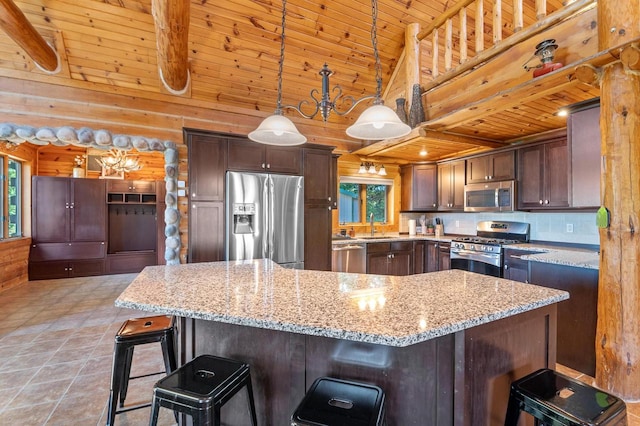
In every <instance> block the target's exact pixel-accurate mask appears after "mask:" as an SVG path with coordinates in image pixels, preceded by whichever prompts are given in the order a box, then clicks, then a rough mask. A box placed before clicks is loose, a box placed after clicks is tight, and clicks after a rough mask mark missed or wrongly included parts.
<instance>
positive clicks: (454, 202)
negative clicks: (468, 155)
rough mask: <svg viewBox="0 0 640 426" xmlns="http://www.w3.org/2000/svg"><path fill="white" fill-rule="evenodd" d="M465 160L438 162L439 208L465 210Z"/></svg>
mask: <svg viewBox="0 0 640 426" xmlns="http://www.w3.org/2000/svg"><path fill="white" fill-rule="evenodd" d="M464 184H465V161H464V160H460V161H452V162H449V163H442V164H438V209H439V210H464Z"/></svg>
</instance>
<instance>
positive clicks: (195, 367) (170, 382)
mask: <svg viewBox="0 0 640 426" xmlns="http://www.w3.org/2000/svg"><path fill="white" fill-rule="evenodd" d="M243 387H246V388H247V393H248V396H249V414H250V415H251V424H252V425H253V426H257V424H258V421H257V418H256V407H255V403H254V400H253V388H252V387H251V374H250V372H249V365H247V364H244V363H242V362H239V361H235V360H232V359H227V358H220V357H216V356H212V355H200V356H198V357H196V358H194V359H193V360H191V361H189V362H188V363H186V364H185V365H183V366H182V367H180V368H178V369H177V370H176V371H174V372H173V373H171V374H169V375H168V376H167V377H165V378H163V379H161V380H159V381H158V383H156V385H155V386H154V388H153V404H152V407H151V419H150V421H149V425H150V426H154V425H156V424H157V422H158V413H159V411H160V407H165V408H169V409H171V410H174V411H177V412H181V413H184V414H188V415H190V416H191V417H192V418H193V424H194V425H196V426H198V425H220V409H221V408H222V406H223V405H224V404H226V403H227V402H228V401H229V400H230V399H231V398H232V397H233V396H234V395H235V394H236V393H238V391H239V390H240V389H242V388H243Z"/></svg>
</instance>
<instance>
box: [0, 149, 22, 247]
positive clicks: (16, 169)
mask: <svg viewBox="0 0 640 426" xmlns="http://www.w3.org/2000/svg"><path fill="white" fill-rule="evenodd" d="M0 169H1V170H2V191H0V218H1V222H2V227H0V238H2V239H5V238H14V237H21V236H22V162H20V161H18V160H15V159H13V158H10V157H7V156H0Z"/></svg>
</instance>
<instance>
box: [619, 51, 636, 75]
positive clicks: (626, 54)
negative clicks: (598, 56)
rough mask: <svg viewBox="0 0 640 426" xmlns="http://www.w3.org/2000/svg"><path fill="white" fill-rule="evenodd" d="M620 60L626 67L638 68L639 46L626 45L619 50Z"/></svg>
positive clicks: (634, 69)
mask: <svg viewBox="0 0 640 426" xmlns="http://www.w3.org/2000/svg"><path fill="white" fill-rule="evenodd" d="M620 61H622V64H623V65H624V66H625V68H627V69H630V70H633V71H638V70H640V48H638V46H637V45H632V46H629V47H626V48H625V49H624V50H623V51H622V52H620Z"/></svg>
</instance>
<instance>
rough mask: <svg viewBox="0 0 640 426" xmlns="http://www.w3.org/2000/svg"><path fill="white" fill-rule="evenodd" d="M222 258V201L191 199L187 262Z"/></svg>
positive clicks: (223, 252)
mask: <svg viewBox="0 0 640 426" xmlns="http://www.w3.org/2000/svg"><path fill="white" fill-rule="evenodd" d="M224 259H225V248H224V202H222V201H191V211H190V212H189V263H197V262H216V261H218V260H224Z"/></svg>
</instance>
